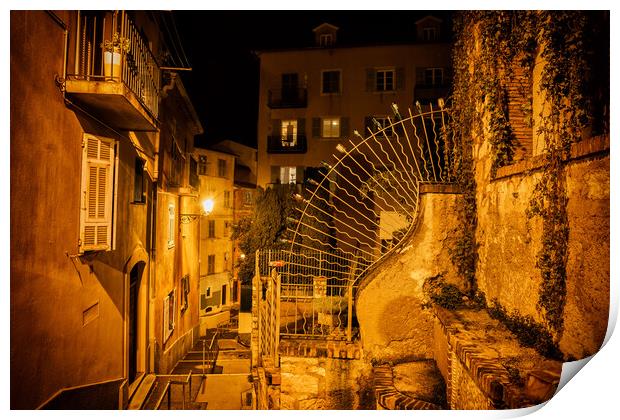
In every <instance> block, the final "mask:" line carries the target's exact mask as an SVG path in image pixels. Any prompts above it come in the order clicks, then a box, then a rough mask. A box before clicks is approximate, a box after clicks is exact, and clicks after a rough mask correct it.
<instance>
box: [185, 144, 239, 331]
mask: <svg viewBox="0 0 620 420" xmlns="http://www.w3.org/2000/svg"><path fill="white" fill-rule="evenodd" d="M194 156H195V158H196V160H197V162H198V177H199V179H200V194H199V197H200V202H203V201H204V200H210V201H211V203H212V207H213V209H212V211H211V212H210V214H208V215H206V216H202V217H200V327H201V331H202V332H204V330H205V329H206V328H215V327H217V325H218V324H221V323H225V322H227V321H228V320H229V319H230V308H231V306H232V300H231V299H232V296H233V295H232V288H233V277H232V267H233V255H232V251H233V248H232V241H231V239H230V236H231V235H232V222H233V199H234V170H235V155H234V154H233V153H232V152H230V151H220V150H214V149H205V148H196V149H194Z"/></svg>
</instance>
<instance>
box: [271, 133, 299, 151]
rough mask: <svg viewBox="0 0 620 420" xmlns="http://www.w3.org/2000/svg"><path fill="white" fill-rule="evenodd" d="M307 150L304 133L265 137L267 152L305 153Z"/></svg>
mask: <svg viewBox="0 0 620 420" xmlns="http://www.w3.org/2000/svg"><path fill="white" fill-rule="evenodd" d="M307 151H308V145H307V142H306V136H305V135H304V134H297V135H295V136H281V135H276V136H268V137H267V153H306V152H307Z"/></svg>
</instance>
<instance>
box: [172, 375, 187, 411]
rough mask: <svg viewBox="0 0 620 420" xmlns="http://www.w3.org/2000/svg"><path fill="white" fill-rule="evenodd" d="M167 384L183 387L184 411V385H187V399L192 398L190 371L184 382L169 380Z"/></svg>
mask: <svg viewBox="0 0 620 420" xmlns="http://www.w3.org/2000/svg"><path fill="white" fill-rule="evenodd" d="M168 383H169V384H172V385H182V386H183V410H185V385H188V384H189V399H190V400H191V398H192V371H191V370H190V371H189V373H188V374H187V378H185V380H183V381H181V380H169V381H168Z"/></svg>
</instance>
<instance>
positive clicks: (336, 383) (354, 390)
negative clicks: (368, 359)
mask: <svg viewBox="0 0 620 420" xmlns="http://www.w3.org/2000/svg"><path fill="white" fill-rule="evenodd" d="M280 367H281V378H282V383H281V386H280V408H281V409H283V410H348V409H358V408H363V405H364V402H363V401H360V395H362V398H361V399H362V400H363V398H364V397H363V395H365V392H366V390H365V389H364V388H363V387H364V386H367V385H369V381H368V377H369V372H370V371H369V366H368V365H367V364H366V363H364V362H363V361H361V360H355V359H332V358H327V357H291V356H282V357H281V358H280ZM360 406H362V407H360Z"/></svg>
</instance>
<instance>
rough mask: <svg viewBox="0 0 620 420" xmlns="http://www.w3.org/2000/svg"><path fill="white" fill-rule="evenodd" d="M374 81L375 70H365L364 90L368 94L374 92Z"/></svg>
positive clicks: (375, 76) (375, 77)
mask: <svg viewBox="0 0 620 420" xmlns="http://www.w3.org/2000/svg"><path fill="white" fill-rule="evenodd" d="M376 79H377V72H376V71H375V69H366V90H367V91H368V92H374V91H375V89H376V86H375V83H376Z"/></svg>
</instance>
